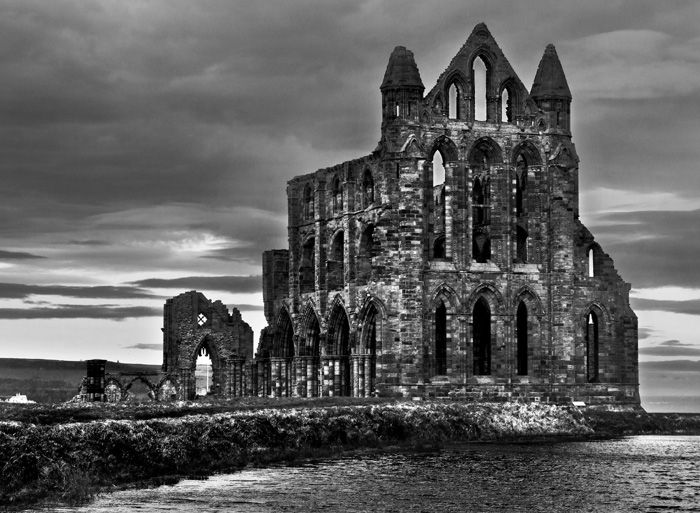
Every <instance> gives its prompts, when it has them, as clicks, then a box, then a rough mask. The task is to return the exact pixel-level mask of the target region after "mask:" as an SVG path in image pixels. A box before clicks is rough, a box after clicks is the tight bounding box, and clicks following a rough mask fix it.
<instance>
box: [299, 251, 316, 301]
mask: <svg viewBox="0 0 700 513" xmlns="http://www.w3.org/2000/svg"><path fill="white" fill-rule="evenodd" d="M315 289H316V239H314V238H313V237H311V238H310V239H309V240H307V241H306V242H305V243H304V245H303V246H302V248H301V262H300V263H299V292H301V293H302V294H304V293H306V292H313V291H314V290H315Z"/></svg>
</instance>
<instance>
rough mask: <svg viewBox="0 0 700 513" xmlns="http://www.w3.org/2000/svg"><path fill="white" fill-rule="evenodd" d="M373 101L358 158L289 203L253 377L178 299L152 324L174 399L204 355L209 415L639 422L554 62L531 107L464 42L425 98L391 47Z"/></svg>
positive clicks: (226, 319)
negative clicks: (349, 399)
mask: <svg viewBox="0 0 700 513" xmlns="http://www.w3.org/2000/svg"><path fill="white" fill-rule="evenodd" d="M479 67H480V68H481V69H484V70H485V72H484V75H485V78H481V79H480V78H479V77H481V75H480V74H477V73H475V69H476V68H479ZM480 80H481V83H480ZM380 92H381V98H382V124H381V138H380V141H379V144H378V145H377V147H376V148H375V149H374V151H372V152H371V153H370V154H369V155H366V156H364V157H361V158H358V159H356V160H352V161H349V162H343V163H340V164H337V165H334V166H331V167H328V168H325V169H319V170H317V171H314V172H310V173H308V174H304V175H300V176H297V177H295V178H294V179H292V180H291V181H290V182H289V183H288V184H287V196H288V216H289V218H288V237H289V248H288V249H280V250H272V251H266V252H265V253H264V254H263V294H264V310H265V316H266V319H267V321H268V327H267V328H265V329H264V330H263V332H262V333H261V336H260V341H259V346H258V352H257V354H256V355H255V357H254V358H253V355H252V332H251V333H248V331H247V330H245V328H241V327H240V326H242V325H241V323H242V320H241V319H240V314H238V317H236V316H235V315H234V316H233V317H235V319H234V318H233V317H231V315H228V316H227V315H224V313H223V310H225V308H224V307H223V306H222V305H220V306H216V307H212V303H211V302H208V300H206V298H204V300H202V299H201V298H200V297H199V296H197V294H198V293H195V292H191V293H187V294H185V295H181V296H178V298H173V300H169V302H168V304H166V307H165V319H164V358H163V369H162V377H161V379H168V380H170V381H169V382H170V383H171V384H172V391H173V392H172V394H173V396H178V397H180V398H182V399H188V398H192V397H194V389H193V387H192V373H193V372H194V361H195V360H196V355H197V354H198V352H199V351H201V350H202V349H203V348H204V349H205V350H207V351H208V352H209V354H210V355H211V359H212V365H213V367H214V375H215V377H214V383H215V388H214V390H215V392H216V393H218V394H220V395H223V396H238V395H262V396H275V397H280V396H300V397H316V396H355V397H368V396H373V395H381V396H404V397H422V398H428V397H446V396H452V397H463V398H465V399H495V398H519V397H520V398H526V399H529V400H549V401H571V400H579V401H585V402H587V403H601V402H618V403H619V402H622V403H633V404H639V385H638V382H639V380H638V363H637V318H636V316H635V314H634V312H633V311H632V310H631V308H630V306H629V290H630V285H629V284H628V283H626V282H625V281H623V280H622V278H621V277H620V276H619V274H618V273H617V271H616V270H615V267H614V265H613V261H612V260H611V259H610V257H609V256H608V255H607V254H605V253H604V252H603V250H602V249H601V247H600V246H599V245H598V244H597V243H596V241H595V239H594V237H593V235H592V234H591V233H590V232H589V231H588V230H587V229H586V227H585V226H584V225H583V224H582V223H581V222H580V220H579V189H578V172H579V158H578V155H577V153H576V149H575V147H574V144H573V142H572V134H571V101H572V96H571V92H570V91H569V87H568V84H567V81H566V77H565V75H564V71H563V68H562V65H561V63H560V61H559V58H558V56H557V53H556V50H555V49H554V46H552V45H549V46H548V47H547V48H546V50H545V52H544V55H543V56H542V59H541V61H540V63H539V67H538V69H537V73H536V75H535V79H534V83H533V85H532V88H531V90H530V91H528V90H527V89H526V88H525V86H524V85H523V83H522V82H521V81H520V79H519V78H518V76H517V75H516V74H515V72H514V71H513V68H512V67H511V65H510V64H509V62H508V60H507V59H506V58H505V56H504V55H503V53H502V51H501V49H500V48H499V46H498V45H497V43H496V41H495V40H494V38H493V36H492V35H491V33H490V32H489V30H488V28H487V27H486V25H484V24H479V25H477V26H476V27H475V28H474V30H473V32H472V33H471V35H470V36H469V38H468V39H467V41H466V43H465V44H464V45H463V46H462V48H461V49H460V50H459V52H458V53H457V55H456V56H455V57H454V58H453V59H452V60H451V62H450V63H449V65H448V66H447V68H446V69H445V71H444V72H443V73H442V74H441V75H440V77H439V78H438V80H437V83H436V84H435V86H434V87H433V88H432V89H431V90H429V91H428V92H427V93H426V92H425V87H424V85H423V82H422V80H421V76H420V73H419V70H418V66H417V64H416V62H415V61H414V56H413V53H412V52H411V51H409V50H407V49H406V48H404V47H400V46H399V47H396V48H395V49H394V51H393V52H392V54H391V56H390V58H389V63H388V65H387V68H386V73H385V75H384V79H383V81H382V82H381V86H380ZM480 105H484V106H485V107H484V108H483V111H482V109H480V107H479V106H480ZM440 161H441V162H442V166H440ZM441 168H444V177H443V176H442V175H443V172H442V171H441ZM202 297H203V296H202ZM222 308H223V310H222ZM203 319H204V320H203ZM243 324H245V323H243ZM245 326H247V325H245ZM248 330H250V328H248ZM233 332H235V333H236V335H235V336H234V335H233V334H232V333H233ZM236 337H237V338H236ZM234 338H236V341H234Z"/></svg>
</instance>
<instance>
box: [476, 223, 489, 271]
mask: <svg viewBox="0 0 700 513" xmlns="http://www.w3.org/2000/svg"><path fill="white" fill-rule="evenodd" d="M473 233H474V235H473V240H472V258H473V259H474V260H476V261H477V262H478V263H480V264H485V263H487V262H488V261H489V260H491V237H490V235H489V233H488V231H487V230H486V229H483V228H477V229H475V230H474V232H473Z"/></svg>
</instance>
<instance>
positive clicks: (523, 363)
mask: <svg viewBox="0 0 700 513" xmlns="http://www.w3.org/2000/svg"><path fill="white" fill-rule="evenodd" d="M515 329H516V333H517V347H516V367H517V372H518V375H519V376H526V375H527V352H528V347H527V346H528V343H527V342H528V341H527V306H525V302H524V301H521V302H520V305H519V306H518V314H517V319H516V328H515Z"/></svg>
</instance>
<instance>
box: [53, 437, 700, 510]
mask: <svg viewBox="0 0 700 513" xmlns="http://www.w3.org/2000/svg"><path fill="white" fill-rule="evenodd" d="M58 511H85V512H87V511H90V512H105V513H106V512H109V513H122V512H136V511H138V512H144V511H148V512H151V511H169V512H223V511H240V512H270V511H324V512H334V511H402V512H403V511H439V512H450V511H460V512H462V511H473V512H488V511H511V512H512V511H528V512H532V511H556V512H559V511H562V512H566V511H595V512H598V511H600V512H613V511H615V512H617V511H620V512H624V511H700V437H693V436H687V437H680V436H675V437H674V436H638V437H630V438H624V439H620V440H609V441H594V442H562V443H536V444H461V445H454V446H450V447H446V448H444V449H443V450H441V451H440V452H432V453H404V454H384V455H371V456H361V457H353V458H346V459H338V460H332V461H328V462H324V463H315V464H309V465H302V466H299V467H275V468H268V469H251V470H245V471H242V472H238V473H235V474H229V475H220V476H214V477H211V478H210V479H208V480H206V481H193V480H187V481H182V482H180V483H179V484H177V485H175V486H163V487H160V488H156V489H150V490H137V491H123V492H117V493H113V494H109V495H103V496H100V497H99V498H98V499H97V500H96V501H95V502H94V503H92V504H90V505H89V506H85V507H82V508H66V509H60V510H58Z"/></svg>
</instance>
